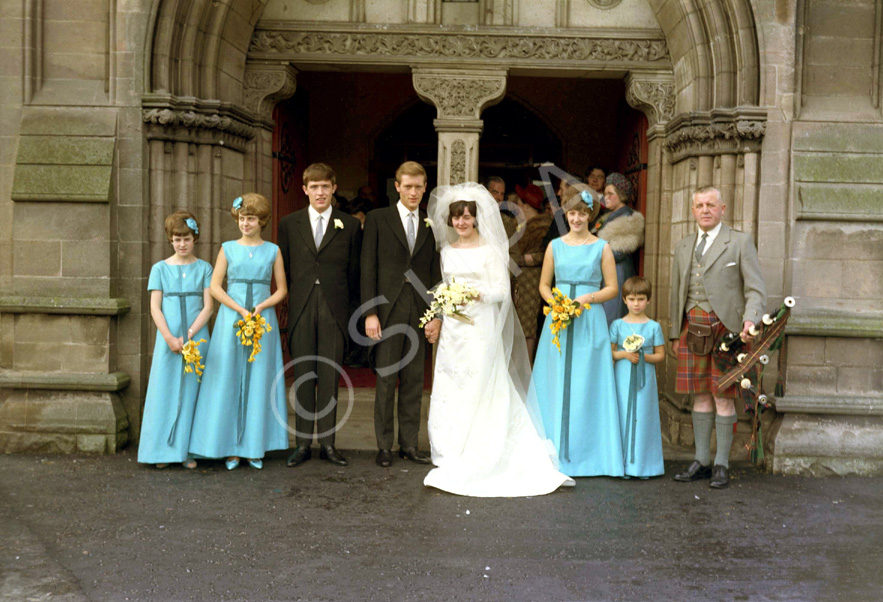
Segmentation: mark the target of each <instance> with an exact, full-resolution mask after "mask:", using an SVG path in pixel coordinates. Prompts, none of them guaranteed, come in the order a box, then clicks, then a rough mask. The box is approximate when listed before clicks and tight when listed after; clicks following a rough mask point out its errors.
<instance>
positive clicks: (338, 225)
mask: <svg viewBox="0 0 883 602" xmlns="http://www.w3.org/2000/svg"><path fill="white" fill-rule="evenodd" d="M334 229H335V230H343V222H342V221H340V220H339V219H336V220H334Z"/></svg>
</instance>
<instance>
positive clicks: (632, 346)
mask: <svg viewBox="0 0 883 602" xmlns="http://www.w3.org/2000/svg"><path fill="white" fill-rule="evenodd" d="M643 346H644V337H642V336H641V335H639V334H630V335H629V336H627V337H626V338H625V340H624V341H623V342H622V348H623V349H625V350H626V351H627V352H629V353H634V352H635V351H640V349H641V347H643Z"/></svg>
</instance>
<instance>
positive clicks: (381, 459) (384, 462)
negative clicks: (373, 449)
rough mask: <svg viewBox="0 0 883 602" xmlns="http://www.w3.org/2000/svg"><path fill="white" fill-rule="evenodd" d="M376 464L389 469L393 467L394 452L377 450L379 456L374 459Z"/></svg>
mask: <svg viewBox="0 0 883 602" xmlns="http://www.w3.org/2000/svg"><path fill="white" fill-rule="evenodd" d="M374 463H375V464H377V466H382V467H383V468H389V467H390V466H392V452H391V451H389V450H388V449H379V450H377V456H376V457H375V458H374Z"/></svg>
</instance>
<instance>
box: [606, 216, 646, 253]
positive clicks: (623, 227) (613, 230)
mask: <svg viewBox="0 0 883 602" xmlns="http://www.w3.org/2000/svg"><path fill="white" fill-rule="evenodd" d="M598 238H603V239H604V240H606V241H607V242H609V243H610V250H611V251H613V252H618V253H626V254H628V253H634V252H635V251H637V250H638V249H640V248H641V247H642V246H643V245H644V216H643V215H641V214H640V213H638V212H637V211H635V212H633V213H632V214H631V215H629V216H623V217H618V218H616V219H614V220H610V221H608V222H607V223H606V224H604V227H603V228H601V229H600V230H599V231H598Z"/></svg>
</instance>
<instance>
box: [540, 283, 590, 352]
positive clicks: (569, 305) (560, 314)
mask: <svg viewBox="0 0 883 602" xmlns="http://www.w3.org/2000/svg"><path fill="white" fill-rule="evenodd" d="M548 303H549V304H548V305H547V306H546V307H544V308H543V314H545V315H547V316H548V315H549V314H551V315H552V323H551V324H549V330H551V331H552V334H553V335H554V336H553V337H552V344H553V345H555V347H557V348H558V353H561V341H560V340H559V338H558V336H559V335H560V333H561V331H562V330H564V329H565V328H567V325H568V324H570V321H571V320H573V319H574V318H578V317H580V316H581V315H582V314H583V308H585V309H589V307H591V306H590V305H589V304H588V303H583V304H579V303H577V302H576V301H574V300H573V299H571V298H570V297H568V296H567V295H565V294H564V293H562V292H561V289H558V288H553V289H552V298H551V299H549V301H548Z"/></svg>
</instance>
